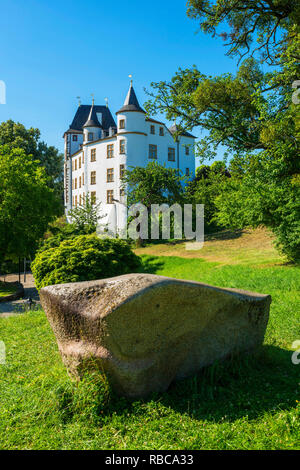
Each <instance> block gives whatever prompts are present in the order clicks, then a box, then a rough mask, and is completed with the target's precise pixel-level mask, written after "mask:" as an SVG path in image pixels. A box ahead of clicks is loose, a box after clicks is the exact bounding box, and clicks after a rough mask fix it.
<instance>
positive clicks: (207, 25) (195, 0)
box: [187, 0, 300, 65]
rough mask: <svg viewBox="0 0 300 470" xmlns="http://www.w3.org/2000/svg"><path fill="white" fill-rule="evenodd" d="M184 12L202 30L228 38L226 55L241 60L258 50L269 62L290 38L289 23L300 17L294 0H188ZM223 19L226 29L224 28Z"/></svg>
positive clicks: (299, 11)
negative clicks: (221, 29) (220, 28)
mask: <svg viewBox="0 0 300 470" xmlns="http://www.w3.org/2000/svg"><path fill="white" fill-rule="evenodd" d="M187 13H188V16H190V17H191V18H195V19H197V20H199V21H200V27H201V29H202V31H204V32H205V33H208V34H211V35H212V36H216V35H217V36H220V37H222V38H223V40H224V41H227V43H226V46H227V47H228V52H227V54H228V55H231V56H235V55H238V56H239V59H240V60H241V59H242V58H243V57H244V56H246V55H247V54H250V53H251V54H252V55H253V54H254V53H256V52H260V53H261V55H262V60H265V61H266V62H267V63H268V64H269V65H274V64H276V61H277V59H278V56H279V55H280V54H281V52H282V49H283V48H284V47H285V46H286V43H287V42H288V41H289V40H290V28H291V25H292V24H293V23H298V24H299V18H300V8H299V2H297V0H280V1H277V2H269V1H261V2H256V1H253V0H234V1H231V0H218V1H217V2H214V1H207V0H188V10H187ZM224 23H227V26H228V27H229V30H228V29H227V31H224ZM219 26H221V27H222V28H223V31H222V32H221V33H218V32H217V31H218V27H219ZM253 43H254V44H255V43H256V44H255V46H254V47H253ZM251 49H252V51H251Z"/></svg>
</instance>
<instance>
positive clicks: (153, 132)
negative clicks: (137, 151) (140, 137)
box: [150, 125, 155, 134]
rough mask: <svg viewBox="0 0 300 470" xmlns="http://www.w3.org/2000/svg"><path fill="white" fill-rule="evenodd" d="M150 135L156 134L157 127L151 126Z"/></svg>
mask: <svg viewBox="0 0 300 470" xmlns="http://www.w3.org/2000/svg"><path fill="white" fill-rule="evenodd" d="M150 134H155V126H153V125H151V126H150Z"/></svg>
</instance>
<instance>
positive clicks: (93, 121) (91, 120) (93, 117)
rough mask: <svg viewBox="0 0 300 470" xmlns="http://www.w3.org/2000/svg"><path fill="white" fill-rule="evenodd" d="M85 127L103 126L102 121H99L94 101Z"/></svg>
mask: <svg viewBox="0 0 300 470" xmlns="http://www.w3.org/2000/svg"><path fill="white" fill-rule="evenodd" d="M83 127H102V126H101V124H100V122H99V121H98V118H97V113H96V110H95V107H94V103H93V104H92V107H91V110H90V114H89V117H88V119H87V121H86V123H85V124H84V125H83Z"/></svg>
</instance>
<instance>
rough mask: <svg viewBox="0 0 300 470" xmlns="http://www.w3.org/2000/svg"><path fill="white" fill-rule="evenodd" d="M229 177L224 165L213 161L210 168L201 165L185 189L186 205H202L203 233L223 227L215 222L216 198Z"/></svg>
mask: <svg viewBox="0 0 300 470" xmlns="http://www.w3.org/2000/svg"><path fill="white" fill-rule="evenodd" d="M229 177H230V173H229V172H228V170H227V169H226V166H225V163H224V162H222V161H215V162H214V163H212V164H211V165H210V166H209V165H201V166H200V167H198V168H197V170H196V177H195V179H194V180H193V181H191V182H190V183H189V184H188V185H187V187H186V188H185V197H186V200H187V203H193V204H204V229H205V233H208V232H215V231H217V230H219V229H221V228H222V227H223V225H222V224H220V223H218V222H217V207H216V203H215V201H216V198H217V196H219V195H220V193H221V192H222V190H223V186H224V182H225V181H226V180H227V179H228V178H229Z"/></svg>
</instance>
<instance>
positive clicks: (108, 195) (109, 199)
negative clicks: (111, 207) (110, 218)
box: [106, 189, 114, 204]
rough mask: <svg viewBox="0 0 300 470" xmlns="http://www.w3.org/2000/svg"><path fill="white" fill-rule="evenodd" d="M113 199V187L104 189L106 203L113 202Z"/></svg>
mask: <svg viewBox="0 0 300 470" xmlns="http://www.w3.org/2000/svg"><path fill="white" fill-rule="evenodd" d="M113 199H114V191H113V189H109V190H108V191H106V202H107V204H113V202H114V201H113Z"/></svg>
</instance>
